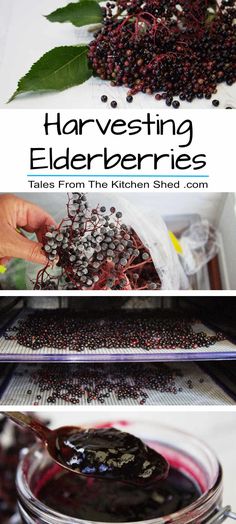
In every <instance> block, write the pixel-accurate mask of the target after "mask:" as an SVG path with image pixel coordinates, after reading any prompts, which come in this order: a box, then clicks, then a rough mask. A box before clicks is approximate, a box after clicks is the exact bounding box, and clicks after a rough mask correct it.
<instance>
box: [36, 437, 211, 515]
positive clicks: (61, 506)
mask: <svg viewBox="0 0 236 524" xmlns="http://www.w3.org/2000/svg"><path fill="white" fill-rule="evenodd" d="M124 435H125V433H124ZM124 438H125V437H124ZM147 444H148V449H149V446H150V448H152V449H153V450H154V451H155V452H156V453H158V454H159V453H161V455H162V454H163V455H164V456H165V457H166V460H167V461H168V463H169V464H170V469H169V473H168V476H167V477H166V478H162V479H159V480H157V479H155V480H154V481H153V482H151V483H150V482H149V483H148V482H147V483H146V484H145V485H144V483H142V482H141V483H140V484H136V485H135V484H130V483H124V482H120V481H119V480H112V481H111V480H109V479H107V478H104V479H103V480H101V479H98V478H96V479H95V478H92V476H79V475H74V474H73V473H71V472H68V471H66V470H63V469H62V468H61V467H60V466H58V465H57V464H54V465H52V466H50V467H49V468H48V470H47V471H45V473H44V475H43V476H42V477H41V478H40V480H39V481H38V482H37V485H36V486H35V489H34V495H35V496H36V497H37V498H38V499H39V500H40V501H41V502H42V503H43V504H45V505H46V506H47V507H49V508H51V509H52V510H54V511H57V512H59V513H61V514H64V515H66V516H69V517H72V518H78V519H83V520H87V521H97V522H111V523H112V522H117V523H118V522H137V521H146V520H149V519H155V518H159V517H163V516H165V515H170V514H172V513H174V512H176V511H180V510H182V509H184V508H186V507H187V506H189V505H190V504H192V503H193V502H194V501H196V500H197V499H198V498H199V497H200V496H201V494H202V493H203V492H204V491H205V490H206V486H205V485H204V478H202V476H201V471H200V468H199V470H198V467H197V465H196V464H194V465H193V464H192V460H191V458H190V457H188V456H186V457H185V456H182V454H180V453H179V452H177V451H176V452H175V451H174V450H173V449H170V448H168V447H165V446H163V447H162V446H160V445H157V443H153V442H148V443H147ZM144 445H145V443H144ZM137 452H139V451H137ZM130 468H131V469H132V465H130ZM118 478H119V477H118V471H117V479H118Z"/></svg>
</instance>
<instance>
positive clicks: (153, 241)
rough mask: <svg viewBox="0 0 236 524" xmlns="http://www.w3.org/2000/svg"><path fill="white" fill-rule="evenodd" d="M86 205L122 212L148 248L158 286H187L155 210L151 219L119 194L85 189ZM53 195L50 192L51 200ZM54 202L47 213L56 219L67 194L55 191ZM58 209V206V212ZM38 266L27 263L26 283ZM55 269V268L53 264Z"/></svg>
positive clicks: (170, 287)
mask: <svg viewBox="0 0 236 524" xmlns="http://www.w3.org/2000/svg"><path fill="white" fill-rule="evenodd" d="M86 196H87V199H88V203H89V206H91V207H92V208H95V207H96V206H97V205H98V204H100V205H105V206H106V207H107V208H109V207H111V206H115V207H116V209H117V210H118V211H121V212H122V214H123V218H122V220H123V221H124V222H125V223H126V224H127V225H128V226H130V227H132V228H133V229H134V231H135V232H136V233H137V235H138V236H139V238H140V240H141V241H142V242H143V244H144V245H145V246H146V248H147V249H149V251H150V253H151V256H152V260H153V263H154V266H155V268H156V271H157V274H158V276H159V278H160V281H161V289H188V288H189V282H188V279H187V277H186V275H185V274H184V270H183V268H182V266H181V263H180V261H179V259H178V256H177V253H176V252H175V249H174V247H173V244H172V242H171V240H170V237H169V233H168V230H167V227H166V225H165V223H164V221H163V219H162V218H161V217H160V216H159V215H158V213H157V214H156V217H155V222H152V223H151V222H150V221H148V220H147V219H146V218H145V217H144V216H143V214H142V213H140V211H139V209H138V208H137V206H135V205H133V204H131V203H130V201H129V200H128V199H127V198H125V197H124V196H122V195H121V194H114V193H106V194H102V193H88V194H87V195H86ZM54 197H55V195H54V196H53V199H52V200H54ZM56 200H57V205H55V201H54V206H53V207H51V210H50V212H51V214H52V215H53V216H54V218H55V220H56V221H57V222H60V220H61V219H62V218H63V217H64V216H65V215H66V203H67V198H66V196H65V195H60V194H59V195H58V194H57V199H56ZM58 210H60V211H59V212H58ZM39 269H40V267H39V266H35V265H33V264H28V267H27V287H31V288H32V285H33V284H32V281H35V278H36V275H37V272H38V270H39ZM55 271H57V269H56V268H55Z"/></svg>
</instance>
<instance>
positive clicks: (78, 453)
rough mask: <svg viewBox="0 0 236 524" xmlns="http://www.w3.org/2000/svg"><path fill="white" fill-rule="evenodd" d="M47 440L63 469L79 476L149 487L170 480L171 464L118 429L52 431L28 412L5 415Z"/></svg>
mask: <svg viewBox="0 0 236 524" xmlns="http://www.w3.org/2000/svg"><path fill="white" fill-rule="evenodd" d="M2 413H3V415H5V416H7V417H8V418H9V419H11V420H12V421H13V422H15V423H16V424H18V425H19V426H21V427H23V428H27V429H28V430H31V431H33V432H34V433H35V435H36V436H37V437H38V438H39V439H40V440H42V441H43V444H44V446H45V447H46V449H47V451H48V453H49V455H50V456H51V458H52V459H53V461H54V462H56V463H57V464H59V465H60V466H61V467H63V468H65V469H67V470H69V471H71V472H73V473H76V474H78V475H84V476H87V477H88V476H90V477H93V478H100V479H109V480H117V481H121V482H125V483H128V484H135V485H148V484H150V483H151V482H153V481H157V480H161V479H164V478H166V477H167V475H168V471H169V464H168V462H167V461H166V459H165V458H164V457H162V455H160V454H159V453H157V452H156V451H155V450H154V449H152V448H149V447H148V446H146V445H145V444H144V443H143V442H142V441H140V439H138V438H137V437H135V436H134V435H131V434H129V433H126V432H123V431H119V430H117V429H115V428H104V429H101V428H100V429H96V428H95V429H87V428H81V427H79V426H62V427H60V428H57V429H55V430H51V429H49V428H48V427H46V426H44V425H43V424H42V423H41V422H39V421H38V420H35V419H34V418H33V417H31V416H30V415H28V414H26V413H21V412H14V411H7V412H5V411H4V412H2Z"/></svg>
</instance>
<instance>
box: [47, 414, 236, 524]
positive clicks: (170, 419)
mask: <svg viewBox="0 0 236 524" xmlns="http://www.w3.org/2000/svg"><path fill="white" fill-rule="evenodd" d="M85 409H86V408H85ZM175 409H176V408H175ZM41 414H42V415H43V416H45V417H46V418H47V419H50V420H52V426H53V427H54V428H56V427H58V426H61V425H70V424H78V425H81V426H82V425H83V424H85V423H86V424H88V423H89V424H91V425H93V424H94V423H95V422H97V421H107V420H113V421H114V420H124V419H125V418H128V419H131V418H134V419H136V420H137V419H138V420H140V421H142V422H143V423H144V424H145V423H147V421H151V422H153V421H155V422H156V423H157V424H158V423H159V424H166V425H168V426H171V427H173V428H178V429H180V430H182V431H186V432H188V433H190V432H191V433H192V434H194V435H195V436H196V437H199V438H201V439H203V440H204V441H205V442H206V443H207V444H208V446H210V447H211V448H212V449H213V450H214V451H215V453H216V454H217V456H218V458H219V459H220V461H221V463H222V466H223V471H224V504H232V509H234V511H236V482H235V471H236V453H235V442H236V412H235V411H233V412H232V411H231V412H227V413H226V412H223V411H221V412H211V413H210V412H205V413H200V412H196V411H195V412H194V413H191V412H185V413H184V412H183V411H179V412H174V411H172V410H171V412H170V411H168V412H158V411H157V410H156V409H155V408H148V407H147V406H145V407H144V408H141V407H138V408H136V410H134V409H133V410H131V409H130V408H126V409H125V408H124V407H123V408H122V410H121V409H119V408H114V407H113V409H112V410H109V408H108V409H106V408H104V409H102V408H100V412H98V408H95V409H93V408H90V409H88V408H87V411H84V410H82V409H81V410H79V409H78V408H77V411H75V410H74V409H73V411H72V412H66V411H60V412H55V407H53V408H52V410H51V411H45V412H44V411H43V412H41ZM228 522H229V523H230V521H228Z"/></svg>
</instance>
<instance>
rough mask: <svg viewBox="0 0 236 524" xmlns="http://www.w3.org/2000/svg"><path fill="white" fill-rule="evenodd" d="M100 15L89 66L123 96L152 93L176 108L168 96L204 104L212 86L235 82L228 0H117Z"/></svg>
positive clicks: (232, 13) (233, 12)
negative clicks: (125, 93) (124, 90)
mask: <svg viewBox="0 0 236 524" xmlns="http://www.w3.org/2000/svg"><path fill="white" fill-rule="evenodd" d="M103 14H104V19H103V24H102V28H101V29H100V30H99V31H97V33H96V34H95V35H94V40H93V41H92V42H91V43H90V48H89V55H88V56H89V62H90V64H91V67H92V68H93V70H94V73H95V74H96V75H97V76H99V77H100V78H101V79H103V80H110V82H111V85H113V86H121V85H124V86H126V87H127V88H128V89H129V92H128V96H131V97H132V95H134V94H135V93H137V92H140V91H141V92H143V93H147V94H156V96H155V98H156V99H157V100H160V99H165V101H166V104H167V105H168V106H171V105H172V107H174V108H178V107H179V105H180V103H179V101H178V100H174V99H173V97H176V96H178V97H179V99H180V100H186V101H188V102H192V100H193V99H194V98H199V99H201V98H206V99H210V98H211V97H212V94H214V93H216V91H217V84H219V83H221V82H226V84H228V85H232V84H233V83H234V82H235V81H236V68H235V53H236V25H235V18H236V8H235V1H234V0H223V1H222V2H221V5H220V6H219V5H218V3H217V2H216V1H215V0H179V1H178V2H176V0H167V1H165V2H163V1H162V0H117V1H116V2H113V3H110V2H107V4H106V7H105V8H104V10H103ZM213 105H214V106H217V105H219V102H218V100H214V104H213Z"/></svg>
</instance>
